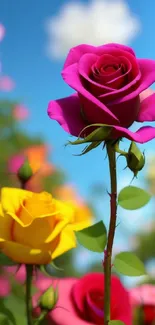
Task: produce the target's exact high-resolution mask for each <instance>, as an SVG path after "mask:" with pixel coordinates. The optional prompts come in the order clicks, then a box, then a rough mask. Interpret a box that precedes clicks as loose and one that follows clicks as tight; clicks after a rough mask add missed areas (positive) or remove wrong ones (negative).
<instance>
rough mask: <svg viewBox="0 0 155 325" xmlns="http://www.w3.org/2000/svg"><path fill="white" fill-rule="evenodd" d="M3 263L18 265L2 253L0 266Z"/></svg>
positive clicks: (5, 264)
mask: <svg viewBox="0 0 155 325" xmlns="http://www.w3.org/2000/svg"><path fill="white" fill-rule="evenodd" d="M2 265H4V266H12V265H17V263H16V262H14V261H12V260H11V259H10V258H9V257H7V256H6V255H5V254H3V253H0V266H2Z"/></svg>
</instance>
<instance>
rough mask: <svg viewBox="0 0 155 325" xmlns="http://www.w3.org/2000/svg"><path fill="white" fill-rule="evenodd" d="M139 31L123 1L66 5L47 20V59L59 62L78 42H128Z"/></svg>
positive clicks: (137, 23)
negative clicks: (54, 59)
mask: <svg viewBox="0 0 155 325" xmlns="http://www.w3.org/2000/svg"><path fill="white" fill-rule="evenodd" d="M139 29H140V22H139V20H138V18H137V17H136V16H134V15H133V14H132V12H131V11H130V9H129V7H128V5H127V3H126V1H125V0H92V1H90V2H89V3H87V4H86V3H82V2H67V3H66V4H65V5H64V6H62V7H61V8H60V11H59V13H58V14H57V15H56V16H53V17H51V18H49V19H48V20H47V21H46V31H47V49H46V50H47V54H48V56H49V57H51V58H56V59H62V58H64V57H65V56H66V54H67V52H68V50H69V49H70V48H71V47H72V46H75V45H77V44H80V43H89V44H92V45H100V44H104V43H107V42H120V43H124V44H125V43H128V42H130V41H131V39H133V37H135V36H136V35H137V33H138V31H139Z"/></svg>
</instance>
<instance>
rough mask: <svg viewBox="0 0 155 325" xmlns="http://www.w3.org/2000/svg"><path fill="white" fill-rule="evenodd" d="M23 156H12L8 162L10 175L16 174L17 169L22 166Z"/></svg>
mask: <svg viewBox="0 0 155 325" xmlns="http://www.w3.org/2000/svg"><path fill="white" fill-rule="evenodd" d="M24 161H25V156H24V155H22V154H19V155H14V156H12V157H11V158H10V159H9V161H8V170H9V172H10V173H12V174H17V173H18V170H19V168H20V167H21V166H22V165H23V163H24Z"/></svg>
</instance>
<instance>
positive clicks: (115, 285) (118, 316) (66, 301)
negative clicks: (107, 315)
mask: <svg viewBox="0 0 155 325" xmlns="http://www.w3.org/2000/svg"><path fill="white" fill-rule="evenodd" d="M42 281H43V285H41V284H40V288H41V290H42V291H43V289H44V290H46V289H47V287H48V286H49V285H50V283H49V279H48V280H47V281H45V280H42ZM51 285H53V286H56V285H57V286H58V292H59V299H58V302H57V306H56V308H55V309H54V310H52V311H51V312H50V313H49V315H48V319H49V325H51V324H53V322H54V324H55V325H89V324H94V325H95V324H103V288H104V276H103V274H102V273H92V274H87V275H85V276H84V277H82V278H81V279H71V278H69V279H62V280H61V279H57V280H51ZM111 287H112V289H111V319H115V320H121V321H123V322H124V323H125V324H126V325H131V324H132V318H131V306H130V303H129V295H128V292H127V291H126V290H125V288H124V287H123V285H122V284H121V282H120V280H119V279H118V278H117V277H115V276H112V279H111Z"/></svg>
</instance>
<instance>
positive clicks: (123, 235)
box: [0, 0, 155, 291]
mask: <svg viewBox="0 0 155 325" xmlns="http://www.w3.org/2000/svg"><path fill="white" fill-rule="evenodd" d="M154 10H155V2H154V0H149V1H147V2H146V1H145V0H144V1H141V0H136V1H135V0H128V1H127V0H92V1H91V0H88V1H86V0H81V1H78V0H75V1H68V0H52V1H51V0H45V1H36V0H34V1H31V0H27V1H21V0H14V1H13V0H1V1H0V187H3V186H19V183H18V179H17V177H16V171H17V169H18V167H19V165H20V164H21V162H22V161H23V159H24V158H23V157H25V156H26V157H28V158H29V159H30V161H31V163H32V164H33V165H34V167H35V168H36V169H37V170H38V169H39V171H38V172H37V173H36V175H35V176H34V177H33V179H32V180H31V182H30V183H29V184H28V189H31V190H34V191H36V192H39V191H41V190H47V191H49V192H51V193H52V194H53V195H55V196H56V197H58V198H61V199H64V200H72V201H74V202H76V204H77V205H78V206H80V208H81V209H88V210H89V212H90V216H92V217H93V220H94V222H95V221H96V220H100V219H103V220H104V222H105V224H106V225H108V220H109V197H108V195H107V191H108V190H109V178H108V173H107V168H108V166H107V160H106V159H105V158H106V154H105V152H104V151H103V150H101V147H99V148H97V149H96V150H95V151H94V152H90V153H88V154H87V155H84V156H81V157H79V156H77V154H78V153H80V152H81V150H82V147H80V146H76V147H74V146H67V147H66V146H65V144H66V143H67V142H68V140H71V139H72V137H71V136H69V135H68V134H67V133H65V131H63V130H62V129H61V127H60V126H59V125H58V124H57V123H56V122H55V121H52V120H50V119H49V117H48V116H47V106H48V103H49V101H50V100H51V99H56V98H61V97H65V96H67V95H69V94H71V93H72V92H73V91H72V89H70V88H69V87H68V86H67V85H66V84H65V83H64V82H63V80H62V78H61V69H62V66H63V62H64V60H65V57H66V55H67V53H68V51H69V49H70V48H71V47H72V46H74V45H77V44H79V43H90V44H93V45H99V44H103V43H107V42H112V41H113V42H118V43H119V42H120V43H125V44H129V45H131V46H132V47H133V48H134V50H135V52H136V54H137V56H138V57H145V58H152V59H154V58H155V42H154V30H155V20H154ZM153 87H154V86H153ZM154 89H155V88H154ZM131 128H132V129H134V130H136V129H137V124H136V123H135V124H134V125H133V126H132V127H131ZM128 146H129V142H128V141H127V140H124V141H123V144H122V148H123V149H127V148H128ZM139 147H140V149H141V150H144V149H145V156H146V166H145V168H144V169H143V171H142V172H140V173H139V175H138V178H137V179H134V180H133V175H132V173H131V172H129V171H128V170H127V169H125V167H126V165H125V160H124V159H123V158H119V159H118V190H120V189H121V188H123V187H124V186H127V185H130V184H131V182H132V185H136V186H140V187H143V188H144V189H147V190H148V191H150V192H151V193H152V199H151V201H150V203H149V204H148V205H147V206H145V207H144V208H142V209H139V210H136V211H129V212H128V211H126V210H123V209H122V208H119V209H118V227H117V230H116V238H115V246H114V254H115V253H116V252H119V251H122V250H133V251H136V253H137V254H138V255H139V256H140V258H141V259H142V260H143V261H144V262H145V264H146V268H147V271H148V275H149V277H147V279H146V278H145V279H144V278H141V279H139V278H138V279H137V278H132V279H131V278H128V277H125V278H123V281H124V283H125V284H126V285H127V286H128V287H130V286H133V285H135V284H136V283H137V281H147V282H149V281H154V278H155V244H154V243H155V198H154V196H155V140H153V141H151V142H150V143H148V144H145V146H144V145H141V146H139ZM36 162H37V166H36ZM102 259H103V256H101V255H100V254H94V253H90V252H89V251H87V250H85V249H84V248H82V247H79V248H78V249H77V250H74V251H72V252H70V253H67V254H65V255H64V256H63V257H61V258H59V259H58V261H57V263H58V265H60V266H61V267H62V268H63V269H64V271H55V270H52V271H51V272H53V273H52V274H56V275H57V276H61V277H62V276H68V275H70V276H71V275H80V274H83V273H85V272H86V271H87V270H100V271H102ZM17 291H18V290H17Z"/></svg>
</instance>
